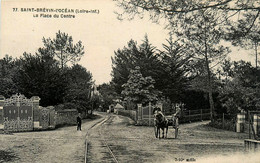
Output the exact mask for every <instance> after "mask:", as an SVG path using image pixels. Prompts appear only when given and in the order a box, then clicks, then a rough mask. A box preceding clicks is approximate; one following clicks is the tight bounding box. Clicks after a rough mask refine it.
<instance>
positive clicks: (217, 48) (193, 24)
mask: <svg viewBox="0 0 260 163" xmlns="http://www.w3.org/2000/svg"><path fill="white" fill-rule="evenodd" d="M223 18H225V17H224V16H223V13H218V12H217V10H214V9H210V10H209V9H207V10H200V11H198V12H197V13H196V14H194V13H188V14H185V15H182V19H178V20H176V21H177V23H178V27H179V28H174V29H175V30H178V31H177V32H176V33H177V35H178V36H179V37H182V38H184V42H185V43H186V44H187V45H189V46H190V50H191V53H192V54H193V58H195V59H198V60H202V61H203V64H204V65H205V73H206V76H207V79H206V81H207V84H206V83H205V84H206V85H207V92H208V95H209V104H210V110H211V120H212V121H213V120H214V112H215V111H214V101H213V95H212V94H213V90H212V89H213V81H212V68H213V67H214V66H215V65H216V64H217V63H219V62H221V61H222V60H223V59H224V58H225V57H226V54H228V53H229V49H228V48H227V47H224V46H223V45H221V44H220V41H221V39H222V38H223V36H222V34H223V33H222V26H221V25H222V24H221V22H222V19H223ZM180 27H181V28H180Z"/></svg>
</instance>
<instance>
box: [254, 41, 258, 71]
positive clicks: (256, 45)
mask: <svg viewBox="0 0 260 163" xmlns="http://www.w3.org/2000/svg"><path fill="white" fill-rule="evenodd" d="M257 47H258V41H255V68H256V70H257V62H258V60H257V55H258V54H257Z"/></svg>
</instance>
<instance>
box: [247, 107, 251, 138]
mask: <svg viewBox="0 0 260 163" xmlns="http://www.w3.org/2000/svg"><path fill="white" fill-rule="evenodd" d="M250 123H251V120H250V111H249V110H248V124H249V125H248V134H249V139H251V129H250V127H251V126H250Z"/></svg>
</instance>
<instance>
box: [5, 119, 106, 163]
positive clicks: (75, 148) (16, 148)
mask: <svg viewBox="0 0 260 163" xmlns="http://www.w3.org/2000/svg"><path fill="white" fill-rule="evenodd" d="M101 119H102V118H101ZM101 119H96V120H93V121H87V122H85V123H84V121H83V124H82V131H77V130H76V126H70V127H62V128H59V129H56V130H51V131H40V132H23V133H14V134H12V135H4V134H0V151H2V153H3V151H5V152H11V153H12V154H11V156H13V157H12V159H11V160H10V161H8V159H4V158H0V162H6V161H8V162H19V163H20V162H24V163H31V162H32V163H35V162H37V163H38V162H39V163H41V162H42V163H55V162H62V163H72V162H84V160H85V138H86V133H87V131H88V129H89V128H90V127H91V126H92V125H93V124H95V123H97V122H99V121H100V120H101ZM0 157H1V154H0ZM2 157H3V155H2Z"/></svg>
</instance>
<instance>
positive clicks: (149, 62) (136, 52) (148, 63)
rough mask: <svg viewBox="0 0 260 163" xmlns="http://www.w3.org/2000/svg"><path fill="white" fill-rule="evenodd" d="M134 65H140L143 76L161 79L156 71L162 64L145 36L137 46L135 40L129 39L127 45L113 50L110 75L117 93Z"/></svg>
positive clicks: (160, 68)
mask: <svg viewBox="0 0 260 163" xmlns="http://www.w3.org/2000/svg"><path fill="white" fill-rule="evenodd" d="M136 66H138V67H140V71H141V73H142V74H143V76H151V77H152V78H153V79H154V80H155V81H157V80H160V79H161V77H160V76H159V74H158V71H160V70H162V66H161V64H160V62H159V60H158V55H156V54H155V47H153V46H152V45H151V44H150V43H149V41H148V38H147V36H146V37H145V40H144V41H143V43H142V44H141V45H139V46H138V45H137V42H135V41H133V40H130V41H129V42H128V46H127V47H124V48H123V49H122V50H121V49H118V50H117V51H116V52H115V56H114V57H113V58H112V74H111V75H112V83H113V84H114V86H115V90H116V92H117V93H118V94H120V93H121V91H122V90H123V88H122V85H123V84H125V83H126V82H127V80H128V76H129V74H130V70H132V69H134V68H135V67H136Z"/></svg>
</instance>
